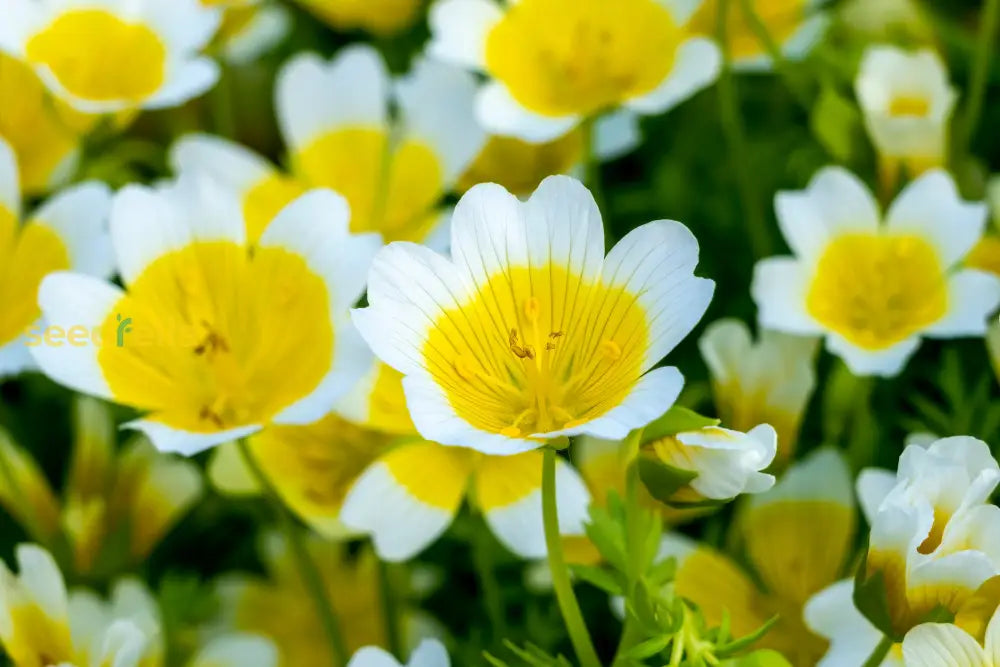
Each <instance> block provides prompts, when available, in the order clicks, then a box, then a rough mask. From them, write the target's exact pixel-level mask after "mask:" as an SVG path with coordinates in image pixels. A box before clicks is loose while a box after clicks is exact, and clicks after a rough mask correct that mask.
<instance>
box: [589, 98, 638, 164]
mask: <svg viewBox="0 0 1000 667" xmlns="http://www.w3.org/2000/svg"><path fill="white" fill-rule="evenodd" d="M641 143H642V130H641V128H640V127H639V116H637V115H636V114H635V113H633V112H632V111H630V110H628V109H618V110H616V111H612V112H611V113H609V114H605V115H603V116H601V117H600V118H598V119H597V122H596V123H594V155H595V157H597V159H599V160H601V161H602V162H603V161H606V160H615V159H617V158H620V157H622V156H623V155H626V154H628V153H631V152H632V151H633V150H634V149H636V148H637V147H638V146H639V145H640V144H641Z"/></svg>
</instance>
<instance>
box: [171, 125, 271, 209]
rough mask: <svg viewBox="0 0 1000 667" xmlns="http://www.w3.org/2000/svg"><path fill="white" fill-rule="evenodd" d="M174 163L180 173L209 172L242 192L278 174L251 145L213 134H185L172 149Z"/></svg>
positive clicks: (228, 185)
mask: <svg viewBox="0 0 1000 667" xmlns="http://www.w3.org/2000/svg"><path fill="white" fill-rule="evenodd" d="M170 166H171V168H172V169H173V170H174V171H176V172H180V173H183V172H201V173H206V174H208V175H210V176H212V177H213V178H215V179H216V180H218V181H219V182H220V183H223V184H225V185H226V186H227V187H229V188H232V189H233V190H234V191H236V192H237V193H239V194H240V195H244V194H245V193H246V192H247V191H248V190H249V189H250V188H252V187H253V186H255V185H257V184H258V183H260V182H261V181H262V180H264V179H265V178H267V177H268V176H270V175H271V174H273V173H275V168H274V166H272V165H271V164H270V163H269V162H268V161H267V160H265V159H264V158H263V157H261V156H260V155H258V154H256V153H254V152H253V151H252V150H250V149H249V148H246V147H244V146H242V145H240V144H238V143H236V142H234V141H229V140H228V139H223V138H222V137H216V136H213V135H210V134H188V135H185V136H183V137H181V138H180V139H179V140H178V141H177V142H176V143H174V145H173V146H172V147H171V148H170Z"/></svg>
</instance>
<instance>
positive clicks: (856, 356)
mask: <svg viewBox="0 0 1000 667" xmlns="http://www.w3.org/2000/svg"><path fill="white" fill-rule="evenodd" d="M918 347H920V338H919V337H918V336H912V337H910V338H907V339H906V340H904V341H901V342H899V343H896V344H895V345H892V346H890V347H887V348H885V349H882V350H866V349H864V348H861V347H858V346H856V345H854V344H852V343H850V342H848V341H847V340H845V339H844V338H843V337H842V336H839V335H837V334H834V333H831V334H829V335H827V337H826V349H827V350H829V351H830V352H831V353H832V354H835V355H837V356H838V357H840V358H841V359H843V360H844V363H846V364H847V367H848V368H849V369H850V370H851V372H852V373H854V374H855V375H858V376H866V375H876V376H879V377H894V376H896V375H898V374H899V372H900V371H902V370H903V367H904V366H905V365H906V362H907V361H909V359H910V357H912V356H913V354H914V352H916V351H917V348H918Z"/></svg>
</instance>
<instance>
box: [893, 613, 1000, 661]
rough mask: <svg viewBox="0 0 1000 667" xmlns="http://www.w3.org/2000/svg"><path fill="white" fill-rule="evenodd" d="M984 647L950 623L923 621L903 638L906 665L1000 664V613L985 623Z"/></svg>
mask: <svg viewBox="0 0 1000 667" xmlns="http://www.w3.org/2000/svg"><path fill="white" fill-rule="evenodd" d="M984 639H985V642H984V643H985V646H982V645H980V644H979V642H978V641H976V639H975V637H973V636H972V635H970V634H969V633H967V632H966V631H965V630H963V629H961V628H959V627H958V626H957V625H951V624H950V623H924V624H923V625H918V626H917V627H915V628H913V629H912V630H910V631H909V632H908V633H906V637H904V638H903V663H904V664H905V665H906V667H958V666H961V667H966V666H968V667H998V666H1000V612H994V614H993V617H992V618H991V619H990V622H989V625H987V626H986V636H985V638H984Z"/></svg>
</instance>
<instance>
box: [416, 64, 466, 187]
mask: <svg viewBox="0 0 1000 667" xmlns="http://www.w3.org/2000/svg"><path fill="white" fill-rule="evenodd" d="M475 95H476V80H475V78H474V77H473V76H472V75H471V74H469V73H468V72H465V71H463V70H460V69H458V68H456V67H453V66H450V65H445V64H443V63H440V62H435V61H433V60H428V59H426V58H420V59H418V60H417V61H416V62H415V63H414V64H413V66H412V68H411V69H410V72H409V74H407V75H406V76H405V77H403V78H402V79H400V80H399V81H398V82H397V99H398V101H399V104H400V106H401V108H402V114H403V124H404V126H405V132H406V136H407V137H412V138H414V139H417V140H419V141H422V142H424V143H426V144H427V145H429V146H430V147H431V148H432V150H434V152H435V154H436V155H437V157H438V158H439V159H440V160H441V163H442V166H443V167H444V180H445V182H446V183H449V184H450V183H453V182H454V181H455V180H456V179H457V178H458V177H459V176H460V175H461V174H462V173H463V172H464V171H465V169H466V167H468V166H469V164H470V163H471V162H472V160H473V159H474V158H475V157H476V155H478V154H479V151H480V149H481V148H482V147H483V145H484V144H485V143H486V132H485V131H484V130H483V129H482V127H481V126H480V125H479V123H478V122H476V116H475V109H474V99H475Z"/></svg>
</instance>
